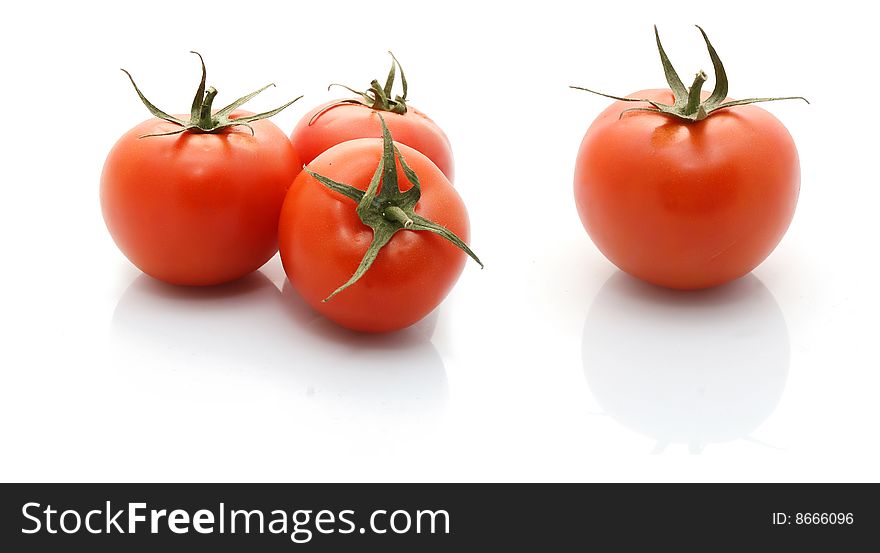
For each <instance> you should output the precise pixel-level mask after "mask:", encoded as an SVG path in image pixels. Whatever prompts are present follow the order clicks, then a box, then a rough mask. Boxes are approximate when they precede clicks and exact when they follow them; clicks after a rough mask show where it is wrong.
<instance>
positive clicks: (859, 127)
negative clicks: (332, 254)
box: [0, 0, 880, 481]
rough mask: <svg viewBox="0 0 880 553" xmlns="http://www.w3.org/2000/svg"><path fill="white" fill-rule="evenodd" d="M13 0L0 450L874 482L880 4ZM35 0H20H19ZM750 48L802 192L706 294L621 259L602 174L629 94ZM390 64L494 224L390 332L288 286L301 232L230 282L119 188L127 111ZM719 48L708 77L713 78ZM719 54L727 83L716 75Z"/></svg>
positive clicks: (157, 461) (87, 461) (262, 470)
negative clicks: (111, 225)
mask: <svg viewBox="0 0 880 553" xmlns="http://www.w3.org/2000/svg"><path fill="white" fill-rule="evenodd" d="M675 4H676V6H675V8H674V9H671V7H670V4H669V3H663V4H662V5H661V4H660V3H657V2H646V3H641V2H633V1H630V2H625V3H624V2H606V3H587V2H553V1H546V0H545V1H542V2H538V3H535V2H528V3H517V2H503V3H502V2H499V3H483V2H468V3H466V4H464V5H458V4H450V3H439V2H437V3H431V4H427V3H413V4H409V3H407V4H406V5H405V6H403V7H395V5H392V4H387V5H384V4H377V3H370V2H333V3H326V2H301V3H300V2H296V3H294V2H289V3H288V2H285V3H282V2H278V3H277V4H272V3H263V2H256V1H252V2H247V3H244V4H242V3H224V2H208V3H205V2H198V3H195V2H194V3H184V2H179V1H178V2H150V3H149V7H148V8H146V7H145V5H144V4H142V3H141V4H131V5H130V6H127V5H124V4H123V3H114V4H110V5H102V6H100V7H97V6H81V5H80V3H58V4H44V3H42V2H28V3H15V4H13V6H14V7H12V8H8V7H7V8H6V10H7V11H6V13H5V14H4V24H3V27H4V28H3V32H2V33H0V52H2V73H0V74H2V80H3V85H2V87H0V100H2V105H3V119H4V124H3V132H2V133H0V145H2V146H0V152H2V154H0V155H2V160H3V170H2V182H3V196H2V197H3V201H2V202H0V210H2V216H0V221H2V233H0V240H2V252H3V258H2V259H3V261H4V262H3V273H2V274H3V285H2V287H0V294H2V321H3V333H2V336H3V345H2V369H0V376H2V384H0V448H2V451H0V479H2V480H13V481H21V480H35V481H59V480H74V481H108V480H137V481H166V480H171V481H209V480H221V481H227V480H229V481H264V480H267V481H268V480H290V481H362V480H366V481H411V480H416V481H422V480H427V481H459V480H463V481H508V480H512V481H545V480H549V481H569V480H578V481H581V480H583V481H692V480H696V481H863V480H870V481H876V480H877V479H878V466H880V442H878V432H877V423H878V420H880V402H878V400H877V395H878V389H880V374H878V369H880V363H878V355H877V347H876V341H877V338H876V336H877V331H878V324H877V312H878V307H880V297H878V286H877V283H878V282H880V270H878V269H880V264H878V261H877V256H878V247H877V238H878V215H877V213H878V212H877V206H878V203H880V189H878V184H880V182H878V178H877V172H876V167H877V148H878V145H880V144H878V134H877V129H878V128H880V112H878V110H877V109H876V106H875V103H876V102H875V101H874V99H873V98H869V97H868V96H869V95H870V94H872V93H873V92H874V91H876V90H877V89H878V84H880V83H878V79H877V72H876V69H877V67H876V54H877V52H878V46H880V44H878V40H877V32H876V29H875V24H874V20H873V19H872V18H871V17H868V16H866V15H865V14H859V13H858V12H857V9H856V8H854V7H853V6H854V5H855V3H852V4H850V6H849V7H847V6H846V4H847V2H838V3H836V4H835V9H833V10H826V11H823V12H821V13H820V12H818V11H812V12H811V11H810V10H811V9H813V8H811V7H809V6H811V5H810V4H804V3H802V2H797V3H787V4H783V3H776V2H773V3H771V2H740V3H737V4H735V5H724V6H723V7H720V8H713V7H712V6H713V5H712V4H711V3H710V4H707V3H705V2H678V3H675ZM10 9H11V12H10V11H9V10H10ZM653 23H657V24H658V25H659V26H660V30H661V35H662V37H663V38H664V44H665V46H666V49H667V52H668V53H669V55H670V57H671V58H672V61H673V63H674V64H675V65H676V67H677V68H678V70H679V71H680V73H681V74H682V75H683V76H685V75H691V74H693V73H694V72H696V71H697V70H698V69H700V68H705V69H711V64H710V63H709V60H708V56H707V55H706V53H705V48H704V46H703V43H702V40H701V38H700V36H699V33H698V32H697V30H696V29H695V28H694V27H693V26H691V24H692V23H699V24H701V25H702V26H703V27H704V28H705V29H706V31H707V32H708V34H709V36H710V38H711V39H712V41H713V43H714V45H715V47H716V48H717V50H718V51H719V53H720V55H721V57H722V59H723V60H724V61H725V64H726V66H727V70H728V74H729V76H730V79H731V88H730V94H731V96H732V97H747V96H764V95H767V96H774V95H777V96H778V95H794V94H802V95H804V96H807V97H808V98H809V99H810V100H811V101H812V105H809V106H808V105H805V104H803V103H799V102H790V103H777V104H773V105H767V106H766V109H768V110H770V111H772V112H773V113H774V114H776V115H777V116H778V117H779V118H780V119H781V120H782V121H783V122H784V123H785V124H786V126H787V127H788V128H789V130H790V131H791V133H792V135H793V136H794V138H795V141H796V142H797V145H798V148H799V151H800V156H801V163H802V173H803V179H802V189H801V197H800V203H799V206H798V211H797V213H796V215H795V219H794V223H793V225H792V227H791V229H790V231H789V232H788V234H787V235H786V237H785V238H784V240H783V242H782V243H781V245H780V246H779V248H778V249H777V250H776V251H775V252H774V253H773V254H772V255H771V257H770V258H769V259H768V260H767V261H766V262H765V263H764V264H763V265H761V266H760V267H759V268H758V269H757V270H756V271H755V272H754V274H753V275H751V276H749V277H746V278H744V279H742V280H741V281H738V282H737V283H734V284H732V285H730V286H727V287H723V288H720V289H717V290H714V291H709V292H704V293H695V294H679V293H671V292H665V291H663V290H660V289H656V288H651V287H647V286H644V285H641V284H639V283H637V282H635V281H633V280H631V279H629V278H628V277H625V276H623V275H621V274H619V273H618V271H616V270H615V268H614V267H613V266H612V265H611V264H610V263H608V262H607V261H606V260H605V259H604V258H603V257H602V256H601V254H600V253H599V252H598V251H597V250H596V248H595V247H594V246H593V245H592V244H591V242H590V241H589V239H588V237H587V235H586V233H585V232H584V230H583V228H582V226H581V224H580V221H579V219H578V216H577V213H576V211H575V207H574V201H573V197H572V190H571V180H572V172H573V167H574V157H575V154H576V152H577V148H578V145H579V143H580V139H581V137H582V136H583V133H584V131H585V130H586V129H587V127H588V126H589V123H590V122H591V121H592V119H593V118H594V117H595V116H596V115H597V114H598V113H599V112H600V111H601V110H602V109H603V108H604V107H605V106H606V105H607V103H608V102H607V101H606V100H605V99H602V98H598V97H595V96H591V95H589V94H586V93H583V92H577V91H573V90H570V89H568V88H567V87H568V85H569V84H578V85H582V86H589V87H594V88H600V89H602V90H607V91H609V92H612V93H618V94H626V93H629V92H632V91H634V90H638V89H641V88H650V87H660V86H664V81H663V74H662V70H661V68H660V65H659V61H658V59H657V53H656V50H655V46H654V38H653V34H652V29H651V25H652V24H653ZM192 49H197V50H199V51H200V52H201V53H202V54H204V56H205V59H206V62H207V67H208V80H209V84H213V85H215V86H216V87H217V88H218V89H219V90H220V98H219V99H218V102H223V101H224V100H226V101H231V100H232V99H234V98H236V97H238V96H239V95H241V94H243V93H245V92H249V91H250V90H252V89H255V88H258V87H259V86H262V85H263V84H266V83H268V82H275V83H277V85H278V87H277V88H275V89H271V90H270V91H267V92H266V93H264V94H263V95H262V96H261V97H259V98H258V99H256V100H254V101H253V102H252V103H251V104H250V105H249V107H250V108H251V109H256V110H263V109H268V108H271V107H275V106H276V105H278V104H280V103H282V102H283V101H285V100H287V99H289V98H292V97H295V96H298V95H299V94H305V95H306V97H305V98H304V99H303V100H301V101H300V102H299V103H297V104H295V105H294V106H293V107H292V108H290V109H288V110H287V111H286V112H284V113H283V114H281V115H280V116H278V117H277V118H276V119H275V122H276V123H277V124H278V125H279V126H280V127H281V128H282V129H283V130H284V131H285V132H289V131H290V130H291V129H292V128H293V125H294V124H295V122H296V121H297V120H298V119H299V117H300V116H301V115H302V114H303V113H305V111H306V110H307V109H309V108H310V107H312V106H314V105H316V104H318V103H320V102H323V101H325V100H328V99H331V98H335V97H338V96H339V92H338V91H332V92H330V93H328V92H327V91H326V90H325V87H326V85H327V84H328V83H330V82H334V81H338V82H344V83H346V84H350V85H353V86H357V87H359V88H360V87H366V86H367V84H368V83H369V81H370V80H371V79H373V78H381V77H382V76H384V75H385V73H386V71H387V66H388V63H389V58H388V56H387V54H386V53H385V52H386V50H388V49H391V50H393V51H394V52H395V54H396V55H397V56H398V58H399V59H400V60H401V62H402V63H403V65H404V68H405V69H406V71H407V77H408V78H409V80H410V97H411V103H412V104H413V105H415V106H417V107H419V108H420V109H422V110H423V111H425V112H427V113H428V114H429V115H430V116H432V118H434V119H435V121H437V122H438V123H439V124H440V125H441V126H442V127H443V128H444V129H445V131H446V133H447V134H448V135H449V137H450V139H451V141H452V143H453V147H454V151H455V156H456V162H457V171H456V175H457V177H456V187H457V189H458V190H459V191H460V193H461V194H462V196H463V197H464V199H465V201H466V202H467V204H468V208H469V211H470V216H471V220H472V226H473V236H472V245H473V247H474V249H475V250H476V251H477V252H478V253H479V255H480V256H481V257H482V259H483V260H484V261H485V262H486V269H485V270H483V271H480V270H479V268H478V267H477V266H476V265H475V264H473V263H471V262H469V263H468V266H467V268H466V270H465V272H464V274H463V275H462V278H461V280H460V281H459V283H458V285H457V287H456V288H455V290H454V292H453V293H452V294H451V295H450V297H449V298H448V299H447V300H446V301H445V302H444V303H443V305H442V306H441V307H440V308H439V310H438V311H436V312H435V313H434V314H433V315H432V316H431V317H429V319H428V320H426V321H424V322H423V323H421V324H419V325H417V326H415V327H413V328H411V329H409V330H407V331H404V332H401V333H399V334H396V335H393V336H388V337H384V338H378V339H377V338H368V337H362V336H357V335H353V334H351V333H349V332H346V331H342V330H340V329H338V328H336V327H334V325H333V324H331V323H329V322H328V321H326V320H323V319H321V318H320V317H318V316H316V315H315V314H313V313H311V312H309V310H308V309H307V308H306V307H304V306H303V304H302V302H301V301H300V300H298V299H297V298H296V296H295V293H292V291H291V290H290V289H289V288H285V286H284V280H285V279H284V273H283V271H282V269H281V266H280V263H279V262H278V260H277V258H276V259H274V260H273V261H271V262H270V263H269V264H267V265H266V266H265V267H264V268H263V269H262V270H261V271H260V273H257V274H256V275H255V276H253V277H250V278H247V279H245V280H243V281H241V282H239V283H236V284H234V285H231V286H228V287H225V288H219V289H208V290H189V289H177V288H171V287H168V286H165V285H161V284H159V283H157V282H154V281H152V280H151V279H149V278H148V277H145V276H142V275H140V274H139V272H138V271H137V270H136V269H135V268H134V267H132V266H131V265H130V264H129V263H128V262H127V261H126V259H125V258H124V257H123V256H122V255H121V254H120V253H119V252H118V250H117V249H116V247H115V246H114V244H113V242H112V240H111V239H110V237H109V235H108V233H107V231H106V229H105V227H104V224H103V220H102V218H101V213H100V208H99V203H98V182H99V176H100V172H101V167H102V164H103V162H104V158H105V156H106V154H107V152H108V151H109V149H110V147H111V146H112V145H113V143H114V142H115V141H116V139H117V138H118V137H119V136H120V135H121V134H122V133H123V132H125V131H126V130H127V129H128V128H130V127H131V126H133V125H135V124H136V123H138V122H139V121H141V120H143V119H145V118H146V117H148V114H147V112H146V110H145V109H144V108H143V106H142V105H141V104H140V102H139V101H138V100H137V98H136V96H135V94H134V92H133V90H132V89H131V86H130V84H129V83H128V81H127V80H126V78H125V76H124V75H123V74H122V73H121V72H120V71H119V70H118V68H119V67H125V68H126V69H129V70H130V71H132V73H133V75H134V76H135V78H136V79H137V81H138V83H139V85H141V87H142V89H143V90H144V91H145V93H146V94H147V96H148V97H150V98H151V99H152V100H153V101H154V102H155V103H156V104H158V105H159V106H160V107H163V108H164V109H165V110H167V111H172V112H187V111H188V109H189V104H190V101H191V97H192V94H193V92H194V90H195V86H196V84H197V80H198V64H197V60H196V58H195V57H194V56H193V55H192V54H189V53H188V52H189V50H192ZM684 80H685V81H689V78H685V79H684ZM711 84H712V83H711V82H710V83H709V84H708V85H707V88H709V87H711Z"/></svg>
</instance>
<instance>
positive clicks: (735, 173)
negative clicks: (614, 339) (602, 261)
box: [574, 90, 800, 289]
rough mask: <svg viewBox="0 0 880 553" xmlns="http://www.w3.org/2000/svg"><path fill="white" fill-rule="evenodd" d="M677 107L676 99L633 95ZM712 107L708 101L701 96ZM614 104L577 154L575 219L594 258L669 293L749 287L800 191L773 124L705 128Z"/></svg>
mask: <svg viewBox="0 0 880 553" xmlns="http://www.w3.org/2000/svg"><path fill="white" fill-rule="evenodd" d="M631 97H633V98H645V99H649V100H653V101H656V102H660V103H662V104H669V105H671V104H672V103H673V94H672V92H671V91H669V90H645V91H641V92H637V93H635V94H633V95H631ZM703 97H704V99H705V97H706V95H703ZM640 106H641V107H644V108H649V107H650V106H649V105H648V104H635V103H631V102H623V101H618V102H616V103H614V104H612V105H611V106H610V107H608V109H606V110H605V111H604V112H602V114H601V115H600V116H599V117H598V118H597V119H596V120H595V122H594V123H593V124H592V126H591V127H590V129H589V130H588V131H587V133H586V136H585V137H584V139H583V142H582V143H581V146H580V151H579V152H578V156H577V164H576V169H575V177H574V189H575V199H576V202H577V209H578V212H579V214H580V217H581V220H582V221H583V224H584V227H585V228H586V229H587V232H588V233H589V234H590V237H591V238H592V239H593V241H594V242H595V243H596V245H597V246H598V248H599V249H600V250H601V251H602V253H603V254H605V256H606V257H608V259H610V260H611V261H612V262H613V263H614V264H615V265H617V266H618V267H619V268H620V269H622V270H624V271H626V272H628V273H630V274H632V275H634V276H636V277H638V278H641V279H643V280H646V281H648V282H652V283H654V284H659V285H661V286H667V287H670V288H681V289H696V288H706V287H710V286H715V285H718V284H722V283H724V282H727V281H730V280H733V279H735V278H738V277H740V276H743V275H745V274H746V273H748V272H749V271H751V270H752V269H754V268H755V267H756V266H757V265H758V264H759V263H761V261H763V260H764V259H765V258H766V257H767V256H768V255H769V254H770V252H771V251H772V250H773V249H774V248H775V247H776V245H777V244H778V242H779V240H780V239H781V238H782V235H783V234H784V233H785V231H786V229H787V228H788V226H789V223H790V222H791V219H792V216H793V214H794V210H795V204H796V203H797V198H798V192H799V188H800V166H799V162H798V154H797V150H796V148H795V144H794V141H793V140H792V138H791V135H790V134H789V133H788V131H787V130H786V129H785V127H784V126H783V125H782V123H780V122H779V120H777V119H776V118H775V117H773V116H772V115H771V114H770V113H768V112H767V111H765V110H764V109H761V108H759V107H757V106H754V105H742V106H735V107H730V108H725V109H719V110H718V111H716V112H714V113H712V114H711V115H709V116H708V117H707V118H705V119H703V120H700V121H683V120H680V119H677V118H675V117H672V116H669V115H664V114H660V113H656V112H655V113H650V112H646V111H632V112H629V113H626V114H624V115H623V116H621V113H622V112H623V111H624V110H626V109H630V108H633V107H640Z"/></svg>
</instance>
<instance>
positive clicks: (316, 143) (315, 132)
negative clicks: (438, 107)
mask: <svg viewBox="0 0 880 553" xmlns="http://www.w3.org/2000/svg"><path fill="white" fill-rule="evenodd" d="M333 104H337V105H335V106H333V107H330V106H332V105H333ZM328 108H329V109H328ZM322 110H326V111H324V113H321V115H319V116H318V117H317V118H315V116H316V115H317V114H318V113H320V112H321V111H322ZM379 113H381V114H382V117H384V118H385V124H386V125H388V129H389V130H390V131H391V135H392V136H393V137H394V141H395V142H397V143H398V144H405V145H407V146H409V147H411V148H414V149H416V150H418V151H419V152H421V153H422V154H424V155H426V156H427V157H428V159H430V160H431V161H433V162H434V164H435V165H437V167H439V168H440V170H441V171H443V174H444V175H446V177H447V178H448V179H449V182H454V179H455V162H454V160H453V156H452V147H451V146H450V144H449V139H448V138H447V137H446V134H445V133H444V132H443V130H442V129H441V128H440V127H438V126H437V124H436V123H434V121H433V120H431V119H430V118H429V117H428V116H427V115H425V114H424V113H422V112H421V111H419V110H418V109H416V108H414V107H412V106H409V105H408V106H407V110H406V113H404V114H399V113H393V112H388V111H382V112H378V111H376V110H374V109H372V108H370V107H369V106H365V105H363V104H351V103H344V104H339V103H338V100H334V101H332V102H327V103H325V104H322V105H320V106H318V107H316V108H315V109H313V110H311V111H310V112H308V113H306V114H305V115H304V116H303V118H302V119H300V121H299V123H297V125H296V127H295V128H294V129H293V132H292V133H291V134H290V141H291V142H293V145H294V147H295V148H296V152H297V155H299V157H300V159H302V162H303V163H305V164H306V165H308V164H309V163H311V162H312V160H313V159H315V158H316V157H318V155H319V154H321V152H324V151H325V150H327V149H329V148H330V147H332V146H335V145H336V144H339V143H341V142H345V141H348V140H354V139H356V138H373V137H377V136H382V125H381V123H380V122H379ZM313 118H315V119H314V120H313ZM310 121H311V122H312V124H311V125H309V122H310Z"/></svg>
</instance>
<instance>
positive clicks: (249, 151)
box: [101, 112, 302, 285]
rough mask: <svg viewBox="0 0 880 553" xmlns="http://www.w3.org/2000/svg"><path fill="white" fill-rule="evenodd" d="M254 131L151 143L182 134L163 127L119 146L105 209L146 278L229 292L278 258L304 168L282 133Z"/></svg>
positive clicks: (141, 128) (110, 166)
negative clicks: (290, 192) (229, 286)
mask: <svg viewBox="0 0 880 553" xmlns="http://www.w3.org/2000/svg"><path fill="white" fill-rule="evenodd" d="M246 115H250V114H249V112H233V114H232V115H231V116H230V117H229V118H230V119H233V120H234V119H235V118H237V117H242V116H246ZM250 125H251V127H252V128H253V130H254V134H253V135H251V133H250V131H249V130H248V129H247V128H245V127H241V126H237V127H227V128H224V129H222V130H219V131H217V132H213V133H202V132H192V131H185V132H183V133H181V134H176V135H172V136H150V137H146V138H141V137H142V136H144V135H148V134H155V133H163V132H173V131H175V130H179V129H180V127H179V126H177V125H175V124H173V123H169V122H167V121H163V120H161V119H155V118H154V119H149V120H147V121H144V122H143V123H141V124H139V125H137V126H136V127H134V128H133V129H131V130H130V131H128V132H127V133H126V134H125V135H123V136H122V138H120V139H119V141H118V142H117V143H116V145H115V146H114V147H113V149H112V150H111V152H110V154H109V156H108V157H107V161H106V162H105V164H104V171H103V174H102V175H101V208H102V210H103V213H104V220H105V221H106V223H107V228H108V229H109V230H110V234H111V235H112V236H113V239H114V240H115V241H116V244H117V245H118V246H119V249H120V250H122V252H123V253H124V254H125V255H126V257H128V259H130V260H131V262H132V263H134V264H135V265H136V266H137V267H138V268H139V269H141V270H142V271H144V272H145V273H147V274H149V275H151V276H153V277H155V278H158V279H160V280H163V281H165V282H169V283H172V284H184V285H209V284H219V283H222V282H228V281H231V280H234V279H237V278H239V277H242V276H244V275H246V274H248V273H250V272H251V271H254V270H256V269H258V268H259V267H260V266H261V265H263V264H264V263H265V262H266V261H267V260H268V259H269V258H270V257H272V256H273V255H274V254H275V252H276V251H277V248H278V239H277V237H278V235H277V231H278V215H279V213H280V211H281V205H282V203H283V201H284V195H285V193H286V191H287V188H288V187H289V186H290V183H291V182H292V181H293V179H294V178H295V177H296V175H297V173H298V172H299V171H300V169H301V167H302V164H301V163H300V161H299V159H298V158H297V155H296V152H295V151H294V149H293V147H292V146H291V144H290V142H289V140H288V139H287V136H286V135H285V134H284V133H283V132H282V131H281V130H280V129H279V128H278V127H277V126H275V124H273V123H272V122H270V121H267V120H258V121H253V122H251V123H250Z"/></svg>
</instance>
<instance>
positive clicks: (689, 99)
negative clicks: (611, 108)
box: [570, 25, 810, 121]
mask: <svg viewBox="0 0 880 553" xmlns="http://www.w3.org/2000/svg"><path fill="white" fill-rule="evenodd" d="M696 27H697V29H699V30H700V33H701V34H702V35H703V40H704V41H705V42H706V48H707V49H708V50H709V57H710V58H711V59H712V66H713V67H714V69H715V89H714V90H713V91H712V94H711V95H710V96H709V97H708V98H706V99H705V100H703V99H702V97H701V95H700V92H701V90H702V88H703V83H705V82H706V80H707V78H708V75H707V74H706V72H705V71H702V70H701V71H699V72H698V73H697V75H696V77H695V78H694V82H693V84H692V85H691V86H690V88H687V87H685V85H684V83H683V82H682V80H681V78H680V77H679V76H678V73H676V71H675V68H673V67H672V63H671V62H670V61H669V58H668V57H667V56H666V52H665V51H664V50H663V45H662V44H661V43H660V34H659V33H658V32H657V26H656V25H654V36H655V37H656V39H657V50H659V51H660V62H661V63H662V64H663V72H664V73H665V74H666V82H667V83H669V88H670V89H671V90H672V93H673V95H674V97H675V102H674V103H673V104H672V105H666V104H661V103H660V102H656V101H654V100H648V99H645V98H624V97H621V96H613V95H611V94H605V93H604V92H597V91H595V90H590V89H589V88H583V87H580V86H572V87H570V88H574V89H577V90H585V91H587V92H591V93H593V94H598V95H599V96H605V97H606V98H612V99H614V100H621V101H624V102H646V103H648V104H650V105H651V107H650V108H630V109H626V110H623V112H621V114H620V116H621V117H623V115H624V114H625V113H626V112H629V111H648V112H653V113H663V114H665V115H671V116H673V117H677V118H678V119H683V120H685V121H702V120H703V119H705V118H706V117H709V116H710V115H711V114H712V113H714V112H716V111H718V110H720V109H724V108H729V107H733V106H742V105H745V104H754V103H757V102H773V101H776V100H803V101H804V102H807V103H808V104H809V103H810V102H809V101H808V100H807V99H806V98H804V97H802V96H784V97H780V98H747V99H745V100H732V101H730V102H725V101H724V99H725V98H726V97H727V88H728V83H727V73H726V72H725V71H724V64H722V63H721V59H720V58H719V57H718V53H717V52H716V51H715V48H714V47H712V43H711V42H709V37H708V36H706V32H705V31H704V30H703V29H702V28H701V27H700V26H699V25H697V26H696Z"/></svg>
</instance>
